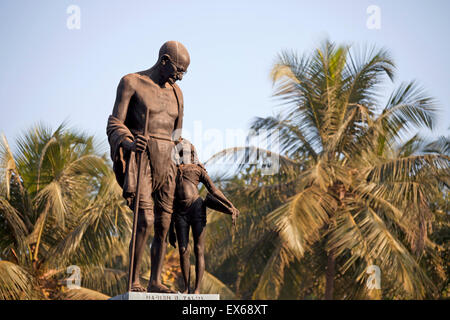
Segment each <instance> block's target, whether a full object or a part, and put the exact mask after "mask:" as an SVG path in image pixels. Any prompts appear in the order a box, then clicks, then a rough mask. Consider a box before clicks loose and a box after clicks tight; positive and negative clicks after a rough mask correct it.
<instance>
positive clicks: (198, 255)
mask: <svg viewBox="0 0 450 320" xmlns="http://www.w3.org/2000/svg"><path fill="white" fill-rule="evenodd" d="M192 233H193V237H194V253H195V289H194V293H195V294H198V293H200V285H201V282H202V278H203V273H204V272H205V254H204V251H205V234H206V224H205V223H204V221H195V222H194V223H193V225H192Z"/></svg>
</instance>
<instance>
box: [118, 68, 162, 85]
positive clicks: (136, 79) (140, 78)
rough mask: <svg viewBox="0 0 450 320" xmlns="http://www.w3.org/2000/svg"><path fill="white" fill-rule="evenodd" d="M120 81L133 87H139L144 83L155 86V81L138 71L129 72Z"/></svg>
mask: <svg viewBox="0 0 450 320" xmlns="http://www.w3.org/2000/svg"><path fill="white" fill-rule="evenodd" d="M120 82H121V83H123V85H125V86H128V87H131V88H134V89H138V88H140V87H141V86H142V85H143V84H144V83H145V84H146V85H151V86H156V83H154V82H153V80H152V79H150V77H147V76H144V75H143V74H141V73H140V72H134V73H129V74H127V75H125V76H123V77H122V79H121V80H120Z"/></svg>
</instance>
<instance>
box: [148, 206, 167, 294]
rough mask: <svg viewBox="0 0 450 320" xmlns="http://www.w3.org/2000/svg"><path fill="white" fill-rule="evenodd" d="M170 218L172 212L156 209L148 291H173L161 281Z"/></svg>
mask: <svg viewBox="0 0 450 320" xmlns="http://www.w3.org/2000/svg"><path fill="white" fill-rule="evenodd" d="M155 209H156V208H155ZM170 219H171V214H170V213H168V212H165V211H160V210H155V222H154V226H155V235H154V237H153V242H152V248H151V250H150V257H151V276H150V282H149V285H148V289H147V291H148V292H167V293H169V292H173V291H172V290H170V289H169V288H167V287H166V286H164V285H163V284H162V283H161V271H162V266H163V262H164V257H165V254H166V248H167V243H166V237H167V233H168V231H169V227H170Z"/></svg>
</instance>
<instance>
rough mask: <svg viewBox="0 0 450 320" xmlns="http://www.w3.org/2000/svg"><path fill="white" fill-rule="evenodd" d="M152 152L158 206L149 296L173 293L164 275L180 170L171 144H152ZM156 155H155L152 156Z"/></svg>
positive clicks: (161, 142) (156, 204)
mask: <svg viewBox="0 0 450 320" xmlns="http://www.w3.org/2000/svg"><path fill="white" fill-rule="evenodd" d="M152 141H153V142H152V143H151V144H150V145H151V150H150V157H152V154H153V158H151V165H152V183H153V199H154V203H155V209H154V213H155V222H154V226H155V227H154V230H155V233H154V238H153V242H152V248H151V250H150V257H151V260H152V261H151V264H152V266H151V276H150V282H149V287H148V289H147V291H149V292H173V293H174V291H172V290H170V289H169V288H167V287H166V286H164V285H163V284H162V283H161V271H162V267H163V262H164V257H165V254H166V247H167V244H166V237H167V233H168V231H169V227H170V222H171V219H172V212H173V202H174V199H175V187H176V173H177V168H176V165H175V163H174V162H173V161H171V159H170V155H171V150H172V149H171V148H172V146H173V144H172V143H171V142H167V141H163V140H156V139H154V140H152ZM152 151H153V152H152Z"/></svg>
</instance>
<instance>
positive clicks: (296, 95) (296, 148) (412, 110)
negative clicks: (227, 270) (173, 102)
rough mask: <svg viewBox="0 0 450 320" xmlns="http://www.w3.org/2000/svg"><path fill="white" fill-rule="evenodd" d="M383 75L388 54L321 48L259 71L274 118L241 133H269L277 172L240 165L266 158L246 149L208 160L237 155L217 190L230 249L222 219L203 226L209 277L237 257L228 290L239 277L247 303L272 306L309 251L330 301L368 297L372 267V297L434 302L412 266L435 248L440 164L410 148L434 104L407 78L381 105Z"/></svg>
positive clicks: (426, 281)
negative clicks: (271, 92)
mask: <svg viewBox="0 0 450 320" xmlns="http://www.w3.org/2000/svg"><path fill="white" fill-rule="evenodd" d="M394 74H395V65H394V62H393V61H392V59H391V58H390V56H389V54H388V52H387V51H386V50H377V49H375V48H369V49H355V48H351V47H350V46H337V45H336V44H334V43H331V42H330V41H326V42H325V43H324V44H323V45H322V47H320V48H318V49H316V50H314V52H313V53H312V54H311V55H303V56H298V55H297V54H295V53H293V52H283V53H282V54H280V56H279V57H278V61H277V62H276V64H275V65H274V67H273V70H272V73H271V77H272V79H273V82H274V84H275V85H276V89H275V96H276V97H278V98H280V99H281V101H282V105H281V107H280V111H279V112H278V114H277V115H276V116H271V117H267V118H257V119H255V120H254V121H253V124H252V126H251V129H252V130H254V132H255V133H256V135H258V134H259V135H264V137H268V138H273V137H274V136H276V135H277V137H278V141H279V149H280V150H279V151H280V152H279V154H278V159H279V171H278V173H277V174H275V175H272V176H264V175H263V174H261V170H260V169H258V167H257V166H255V165H249V164H248V161H246V160H248V159H249V157H251V155H259V156H261V155H263V156H264V155H265V156H266V158H270V156H273V155H274V152H273V151H270V150H263V149H260V148H256V147H250V146H247V147H242V148H233V149H229V150H224V151H222V152H220V153H219V154H217V155H215V156H213V157H212V159H211V160H210V161H209V164H214V163H216V161H218V160H223V159H230V158H232V159H233V160H234V161H236V160H237V159H238V158H239V157H240V159H238V160H239V161H240V163H242V165H241V166H240V169H241V170H244V171H241V172H240V174H239V179H237V180H233V181H231V182H229V183H228V191H229V193H230V197H231V198H232V199H233V201H235V202H240V203H241V205H242V206H243V209H241V207H240V206H238V208H240V209H241V212H242V215H241V217H244V220H243V221H242V222H240V223H241V227H242V229H241V232H238V233H237V235H236V236H235V238H234V242H231V241H227V239H228V238H230V235H229V234H228V233H227V232H222V233H221V232H218V231H219V230H226V229H225V228H222V229H220V227H219V226H220V225H221V224H223V223H224V221H221V220H222V219H224V218H218V220H217V221H215V222H214V224H211V226H210V227H211V228H216V229H215V230H216V232H210V234H211V235H212V238H213V239H211V243H216V244H217V243H222V245H221V246H220V249H219V248H218V249H217V250H216V251H217V258H216V259H218V262H217V263H216V264H214V265H215V268H216V270H217V271H220V270H221V265H222V264H226V261H227V259H229V258H230V257H234V259H235V261H236V260H237V261H239V258H240V259H243V260H244V261H245V263H243V264H240V266H241V267H242V270H240V271H239V274H240V275H241V279H239V283H242V280H246V281H247V283H246V285H248V286H250V287H252V288H253V289H254V290H253V293H252V297H253V298H260V299H261V298H262V299H265V298H270V299H273V298H276V297H279V296H280V294H281V293H282V291H283V290H282V289H283V288H284V287H286V286H291V287H295V286H297V287H299V286H301V285H302V283H305V282H307V281H310V280H311V279H307V278H303V279H302V278H299V275H306V274H308V272H307V271H308V270H305V267H306V269H307V267H308V266H305V264H304V263H302V261H303V260H304V259H306V258H308V259H309V260H308V261H312V260H311V256H309V257H306V256H307V255H310V253H315V261H316V263H315V264H314V265H311V268H316V269H315V275H316V278H317V281H316V283H315V284H314V285H315V286H316V287H320V295H321V297H324V298H325V299H333V298H335V297H336V292H337V290H336V289H339V290H338V291H339V297H340V298H355V297H359V298H367V297H371V295H372V296H373V292H374V291H371V290H367V286H366V282H367V280H368V277H369V274H367V271H368V267H369V266H372V265H375V266H378V267H379V269H380V270H381V280H382V287H381V293H382V295H383V297H384V298H424V297H431V296H433V295H434V294H435V292H436V288H435V285H434V284H433V282H432V281H431V280H430V277H429V276H428V274H427V272H426V271H425V268H424V266H423V260H424V258H425V257H427V256H430V255H433V254H434V253H435V252H436V246H435V244H434V243H433V242H432V241H431V240H430V238H429V232H430V226H431V222H432V220H433V218H434V214H433V212H432V210H430V206H431V203H432V202H433V195H435V194H437V193H439V192H442V189H441V186H442V185H447V186H448V182H449V160H450V158H449V156H448V154H445V153H442V152H439V151H436V150H426V149H424V148H422V149H420V148H418V147H417V146H418V145H420V143H419V142H420V141H419V140H420V138H419V136H418V135H417V133H418V132H419V130H421V129H423V128H426V129H433V128H434V124H435V112H436V110H437V107H436V102H435V100H434V99H432V98H430V97H428V96H427V95H426V94H425V92H424V90H423V89H421V88H420V87H419V86H418V84H417V83H416V82H410V83H404V84H401V85H400V86H399V87H398V88H397V89H396V90H394V91H393V92H392V94H391V95H390V96H389V98H388V99H387V101H386V102H385V103H383V100H382V99H381V98H382V97H383V92H384V90H383V87H382V84H383V83H384V82H385V81H386V80H389V79H390V80H393V79H394ZM411 136H412V137H411ZM259 159H261V157H260V158H259ZM269 165H270V163H269ZM245 170H247V171H245ZM233 194H234V196H233ZM313 260H314V259H313ZM249 261H251V263H249ZM238 265H239V263H238ZM302 270H303V271H302ZM369 270H370V268H369ZM302 272H303V273H302ZM213 273H214V272H213ZM255 275H256V277H255ZM238 278H239V277H238ZM235 280H236V279H235ZM236 281H237V280H236ZM335 284H340V287H339V288H336V286H335ZM344 287H345V288H344ZM379 291H380V290H379ZM293 292H295V290H294V291H293ZM378 293H380V292H378ZM378 296H379V294H378ZM316 297H317V295H316Z"/></svg>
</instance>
